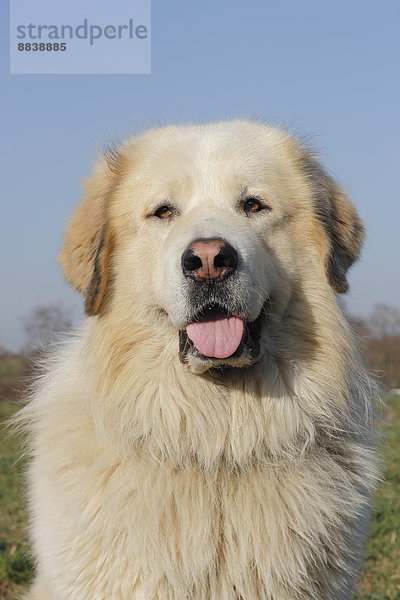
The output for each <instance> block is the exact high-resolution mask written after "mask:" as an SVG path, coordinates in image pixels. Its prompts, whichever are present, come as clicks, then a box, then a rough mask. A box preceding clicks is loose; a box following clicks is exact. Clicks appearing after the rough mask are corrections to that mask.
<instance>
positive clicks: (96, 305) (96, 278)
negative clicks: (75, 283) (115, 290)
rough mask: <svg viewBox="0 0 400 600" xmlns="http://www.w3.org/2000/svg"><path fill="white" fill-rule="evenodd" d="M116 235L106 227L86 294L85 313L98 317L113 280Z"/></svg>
mask: <svg viewBox="0 0 400 600" xmlns="http://www.w3.org/2000/svg"><path fill="white" fill-rule="evenodd" d="M114 241H115V238H114V235H113V233H112V232H111V230H110V228H109V227H108V226H107V225H106V226H105V227H104V231H103V233H102V236H101V239H100V243H99V245H98V248H97V251H96V255H95V257H94V265H93V273H92V278H91V280H90V283H89V285H88V288H87V290H86V294H85V311H86V313H87V314H88V315H91V316H93V315H97V314H99V313H100V310H101V308H102V306H103V301H104V299H105V295H106V291H107V288H108V285H109V283H110V279H111V258H112V253H113V250H114Z"/></svg>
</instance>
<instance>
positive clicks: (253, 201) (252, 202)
mask: <svg viewBox="0 0 400 600" xmlns="http://www.w3.org/2000/svg"><path fill="white" fill-rule="evenodd" d="M243 208H244V210H245V212H247V213H257V212H260V211H261V210H263V209H264V208H266V207H265V206H264V205H263V203H262V202H261V200H258V198H247V200H246V201H245V202H244V204H243Z"/></svg>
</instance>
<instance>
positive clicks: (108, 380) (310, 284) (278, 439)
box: [20, 120, 378, 600]
mask: <svg viewBox="0 0 400 600" xmlns="http://www.w3.org/2000/svg"><path fill="white" fill-rule="evenodd" d="M84 191H85V197H84V199H83V200H82V202H81V203H80V204H79V205H78V206H77V207H76V208H75V211H74V212H73V214H72V218H71V220H70V222H69V224H68V226H67V229H66V232H65V240H64V246H63V247H62V249H61V252H60V255H59V260H60V263H61V265H62V267H63V269H64V272H65V276H66V279H67V280H68V281H69V282H70V283H71V284H72V285H73V286H74V287H75V288H77V289H78V290H79V291H80V292H82V294H83V295H84V298H85V311H86V315H87V319H86V320H85V323H84V325H83V326H82V328H81V329H80V330H79V331H78V332H77V333H76V334H75V335H73V336H72V337H71V339H69V340H68V341H66V342H65V343H64V345H63V346H62V347H61V348H60V349H58V350H57V351H56V352H55V353H54V354H53V355H52V356H50V358H49V359H48V361H47V364H46V366H45V368H44V370H43V374H42V375H41V377H40V378H39V381H38V382H37V383H36V384H34V387H33V390H32V393H31V397H30V400H29V402H28V403H27V405H26V406H25V407H24V408H23V409H22V413H21V415H20V420H21V421H22V422H23V423H24V424H25V426H26V428H28V429H29V432H30V435H29V447H30V451H31V454H32V460H31V464H30V467H29V473H28V485H29V498H30V518H31V536H32V542H33V551H34V555H35V557H36V562H37V575H36V579H35V581H34V583H33V585H32V586H31V588H30V589H29V590H28V591H27V593H26V595H25V598H26V599H27V600H88V599H90V600H139V599H140V600H257V599H265V600H345V599H349V598H350V597H352V593H353V591H354V585H355V583H354V582H355V577H356V573H357V568H358V564H359V560H360V556H361V554H362V548H363V543H364V540H365V530H366V524H367V520H368V506H369V498H370V495H371V492H372V490H373V489H374V486H375V481H376V477H377V467H376V465H377V459H376V452H375V442H374V426H373V406H374V404H375V401H376V400H377V395H378V394H377V388H376V386H375V383H374V381H373V380H372V379H371V377H370V376H369V374H368V372H367V370H366V368H365V366H364V364H363V361H362V359H361V358H360V355H359V352H358V350H357V348H356V344H355V341H354V339H353V335H352V332H351V330H350V328H349V326H348V324H347V322H346V320H345V318H344V316H343V314H342V312H341V310H340V307H339V304H338V299H337V294H340V293H343V292H345V291H346V290H347V287H348V284H347V281H346V273H347V270H348V268H349V267H350V266H351V265H352V263H353V262H354V261H355V260H356V259H357V258H358V257H359V253H360V247H361V244H362V241H363V237H364V230H363V225H362V222H361V221H360V219H359V217H358V216H357V213H356V210H355V208H354V206H353V205H352V204H351V203H350V202H349V200H348V199H347V197H346V195H345V194H344V192H343V191H342V190H341V188H340V187H339V186H338V185H337V184H336V183H335V181H334V180H333V179H332V177H331V176H330V175H329V174H328V173H327V172H326V171H325V170H324V168H323V167H322V166H321V165H320V163H319V161H318V158H317V157H316V156H315V155H314V154H313V152H312V151H311V150H309V149H308V148H306V147H305V146H304V145H303V144H302V143H300V142H299V141H298V140H296V139H295V138H294V137H292V136H291V135H290V134H289V133H287V132H285V131H284V130H281V129H279V128H274V127H270V126H268V125H265V124H262V123H257V122H250V121H240V120H239V121H233V122H217V123H212V124H208V125H189V126H169V127H164V128H160V129H154V130H149V131H147V132H145V133H143V134H142V135H139V136H138V137H136V138H133V139H130V140H128V141H126V142H125V143H123V144H122V145H121V147H119V148H117V149H113V150H111V151H109V152H107V153H105V155H104V156H102V157H101V158H100V159H99V161H98V162H97V164H96V165H95V166H94V168H93V172H92V174H91V175H90V177H89V178H88V179H87V180H86V182H85V184H84Z"/></svg>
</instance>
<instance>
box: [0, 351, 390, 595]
mask: <svg viewBox="0 0 400 600" xmlns="http://www.w3.org/2000/svg"><path fill="white" fill-rule="evenodd" d="M26 371H27V363H26V361H25V360H24V359H21V358H18V357H6V358H3V359H2V360H0V420H2V421H3V420H4V419H5V418H7V417H9V416H11V414H12V413H13V412H14V411H15V410H16V409H17V404H16V402H15V401H13V400H16V399H17V397H18V394H19V390H20V389H21V384H20V383H18V381H19V380H20V379H21V376H23V375H24V373H26ZM385 403H386V409H385V413H386V419H387V425H386V427H385V431H386V436H385V439H384V441H383V443H382V454H383V457H384V461H385V468H384V477H385V482H384V483H382V485H381V486H380V488H379V490H378V492H377V494H376V496H375V498H374V504H373V514H372V521H371V535H370V540H369V544H368V548H367V552H366V559H365V562H364V567H363V570H362V573H361V576H360V581H359V593H358V595H357V597H356V598H357V600H400V396H391V397H387V398H385ZM20 447H21V440H20V439H17V438H15V437H14V438H11V437H10V436H9V435H7V434H6V433H5V431H4V429H3V428H2V429H1V433H0V505H1V511H0V600H15V598H16V597H17V594H18V592H20V591H21V590H22V589H23V587H24V586H25V585H26V584H27V583H28V582H29V581H30V580H31V578H32V576H33V563H32V560H31V557H30V553H29V544H28V535H27V527H26V511H25V504H26V503H25V491H24V485H23V472H24V468H25V460H24V459H20V458H18V457H19V455H20ZM110 600H111V599H110Z"/></svg>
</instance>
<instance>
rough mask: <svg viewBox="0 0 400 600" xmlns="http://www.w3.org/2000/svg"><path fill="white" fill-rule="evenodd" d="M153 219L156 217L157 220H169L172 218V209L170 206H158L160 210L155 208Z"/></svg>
mask: <svg viewBox="0 0 400 600" xmlns="http://www.w3.org/2000/svg"><path fill="white" fill-rule="evenodd" d="M153 214H154V216H155V217H157V218H158V219H169V218H170V217H172V214H173V213H172V208H171V207H170V206H167V205H165V206H160V208H157V210H156V211H155V212H154V213H153Z"/></svg>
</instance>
